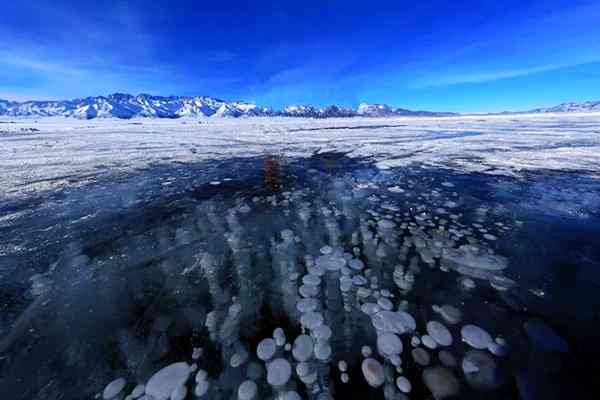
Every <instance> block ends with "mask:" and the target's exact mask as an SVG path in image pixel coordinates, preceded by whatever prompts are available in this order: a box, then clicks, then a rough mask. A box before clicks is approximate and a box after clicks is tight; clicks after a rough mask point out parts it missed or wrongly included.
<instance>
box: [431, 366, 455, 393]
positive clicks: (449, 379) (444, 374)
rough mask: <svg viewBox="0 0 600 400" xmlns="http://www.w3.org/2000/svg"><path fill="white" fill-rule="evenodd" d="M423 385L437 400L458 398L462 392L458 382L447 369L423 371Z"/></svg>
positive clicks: (438, 368)
mask: <svg viewBox="0 0 600 400" xmlns="http://www.w3.org/2000/svg"><path fill="white" fill-rule="evenodd" d="M423 383H425V386H427V389H429V391H430V392H431V394H433V397H434V398H435V399H436V400H441V399H445V398H448V397H453V396H456V395H457V394H458V392H459V390H460V384H459V383H458V380H457V379H456V377H455V376H454V374H453V373H452V371H450V370H449V369H448V368H445V367H431V368H426V369H425V371H423Z"/></svg>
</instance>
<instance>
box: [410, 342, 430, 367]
mask: <svg viewBox="0 0 600 400" xmlns="http://www.w3.org/2000/svg"><path fill="white" fill-rule="evenodd" d="M410 354H411V355H412V358H413V360H414V361H415V362H416V363H417V364H419V365H422V366H426V365H428V364H429V354H427V352H426V351H425V349H423V348H421V347H417V348H416V349H413V351H412V352H411V353H410Z"/></svg>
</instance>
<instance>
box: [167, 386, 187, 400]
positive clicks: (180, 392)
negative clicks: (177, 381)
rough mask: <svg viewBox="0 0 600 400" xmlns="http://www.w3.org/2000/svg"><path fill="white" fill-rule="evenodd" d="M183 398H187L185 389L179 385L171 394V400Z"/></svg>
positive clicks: (181, 399)
mask: <svg viewBox="0 0 600 400" xmlns="http://www.w3.org/2000/svg"><path fill="white" fill-rule="evenodd" d="M185 396H187V388H186V387H185V385H181V386H179V387H178V388H177V389H175V390H174V391H173V393H171V400H183V399H185Z"/></svg>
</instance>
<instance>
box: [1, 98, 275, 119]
mask: <svg viewBox="0 0 600 400" xmlns="http://www.w3.org/2000/svg"><path fill="white" fill-rule="evenodd" d="M271 113H272V112H271V111H270V109H268V108H259V107H257V106H256V105H255V104H250V103H242V102H232V103H229V102H226V101H223V100H219V99H215V98H212V97H205V96H197V97H185V96H171V97H163V96H152V95H148V94H139V95H137V96H133V95H130V94H123V93H114V94H111V95H109V96H107V97H104V96H97V97H86V98H84V99H75V100H65V101H27V102H24V103H16V102H8V101H4V100H2V101H0V115H6V116H11V117H29V116H36V117H40V116H44V117H45V116H65V117H74V118H81V119H91V118H104V117H116V118H133V117H157V118H178V117H183V116H201V117H210V116H215V117H242V116H257V115H270V114H271Z"/></svg>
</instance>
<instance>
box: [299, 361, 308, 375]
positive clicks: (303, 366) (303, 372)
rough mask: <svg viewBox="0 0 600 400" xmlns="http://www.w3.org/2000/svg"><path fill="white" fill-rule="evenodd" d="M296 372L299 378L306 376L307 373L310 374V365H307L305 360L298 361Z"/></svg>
mask: <svg viewBox="0 0 600 400" xmlns="http://www.w3.org/2000/svg"><path fill="white" fill-rule="evenodd" d="M296 374H297V375H298V376H299V377H301V378H302V377H304V376H308V374H310V365H308V363H307V362H299V363H298V365H296Z"/></svg>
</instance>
